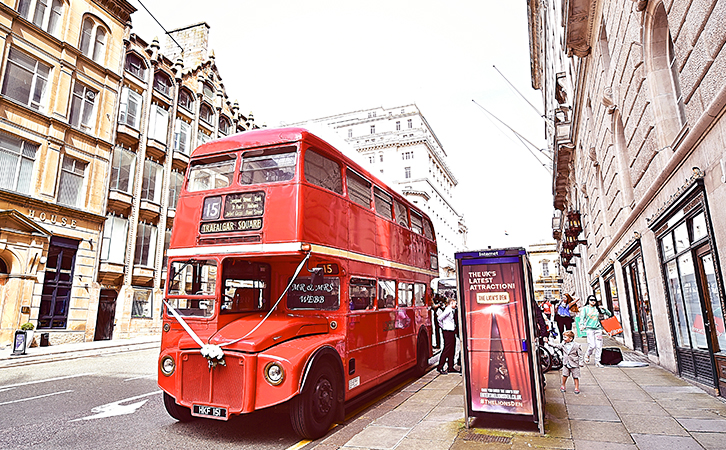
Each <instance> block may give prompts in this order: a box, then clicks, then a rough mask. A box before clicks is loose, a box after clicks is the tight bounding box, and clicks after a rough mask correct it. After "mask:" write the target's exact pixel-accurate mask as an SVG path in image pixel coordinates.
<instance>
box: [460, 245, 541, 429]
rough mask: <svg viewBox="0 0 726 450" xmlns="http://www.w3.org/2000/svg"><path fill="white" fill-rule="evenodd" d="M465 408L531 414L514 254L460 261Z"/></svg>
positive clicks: (521, 290) (519, 276)
mask: <svg viewBox="0 0 726 450" xmlns="http://www.w3.org/2000/svg"><path fill="white" fill-rule="evenodd" d="M461 264H462V265H461V266H460V274H459V276H460V283H461V299H462V302H464V305H462V306H463V307H464V308H463V309H462V312H463V313H464V314H465V317H464V320H465V322H466V328H467V337H466V338H467V349H466V350H467V352H468V354H467V356H468V361H469V376H470V392H471V409H472V410H473V411H478V412H486V413H508V414H523V415H524V414H526V415H532V414H533V408H534V406H533V399H532V394H533V393H532V388H531V384H530V367H529V363H528V359H529V353H527V352H526V351H525V350H527V349H526V341H527V331H526V325H525V311H524V302H525V301H526V294H525V290H524V282H523V280H522V268H521V261H520V259H519V257H516V256H503V257H496V258H477V259H471V260H463V261H461Z"/></svg>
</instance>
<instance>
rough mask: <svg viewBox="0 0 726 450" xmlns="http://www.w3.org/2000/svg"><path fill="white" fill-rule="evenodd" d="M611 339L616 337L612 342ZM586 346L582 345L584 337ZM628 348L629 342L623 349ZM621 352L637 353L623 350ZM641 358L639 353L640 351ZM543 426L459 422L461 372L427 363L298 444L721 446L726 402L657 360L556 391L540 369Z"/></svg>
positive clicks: (556, 383)
mask: <svg viewBox="0 0 726 450" xmlns="http://www.w3.org/2000/svg"><path fill="white" fill-rule="evenodd" d="M613 342H614V341H613ZM585 346H586V344H585ZM626 351H627V349H626ZM627 356H628V357H627V358H626V359H630V360H634V359H638V358H637V356H636V354H635V353H633V352H629V354H628V355H627ZM640 359H643V358H642V357H641V358H640ZM546 380H547V388H546V390H545V396H546V399H547V407H546V420H545V431H546V434H545V435H544V436H541V435H540V434H539V433H538V432H529V431H516V430H514V431H513V430H507V429H493V428H485V426H486V424H482V423H481V421H480V420H476V421H474V422H472V425H473V426H472V428H470V429H466V428H465V426H464V398H463V392H464V391H463V386H462V382H463V378H462V377H461V376H460V375H458V374H448V375H439V374H438V373H437V372H436V371H435V370H431V371H430V372H428V373H427V374H426V375H425V376H424V377H422V378H421V379H419V380H418V381H416V382H415V383H413V384H412V385H410V386H408V387H407V388H405V389H404V390H402V391H400V392H398V393H396V394H393V395H392V396H390V397H389V398H386V399H384V400H382V401H381V402H380V403H379V404H377V405H375V406H374V407H372V408H369V409H368V410H367V411H365V412H363V413H361V414H360V415H359V416H357V417H354V418H353V419H351V420H350V421H349V422H348V423H346V425H345V427H344V428H342V429H341V430H340V431H338V432H334V433H333V434H332V435H330V436H329V437H327V438H325V439H323V440H321V441H319V442H314V443H311V444H309V445H307V446H305V447H304V448H305V449H306V450H308V449H313V448H314V449H316V450H333V449H345V450H360V449H396V450H404V449H405V450H408V449H427V450H437V449H447V450H448V449H452V450H458V449H524V448H527V449H529V448H545V449H577V450H581V449H584V450H588V449H593V450H595V449H597V450H610V449H612V450H620V449H641V450H650V449H658V450H660V449H679V450H681V449H704V448H705V449H714V450H716V449H725V448H726V403H724V401H723V400H722V399H720V398H717V397H713V396H711V395H709V394H707V393H706V392H704V391H703V390H702V389H700V388H698V387H696V386H694V385H692V384H690V383H688V382H686V381H684V380H682V379H680V378H678V377H677V376H675V375H673V374H672V373H670V372H668V371H667V370H665V369H662V368H661V367H659V366H656V365H653V364H649V365H648V366H647V367H618V366H609V367H608V366H606V367H602V368H598V367H595V366H594V365H588V366H586V367H584V368H583V370H582V378H581V380H580V390H581V391H582V392H581V393H580V394H579V395H576V394H574V392H573V391H574V385H573V383H572V380H568V381H569V384H568V386H567V392H565V393H562V392H560V390H559V387H560V373H559V372H555V371H551V372H549V373H547V374H546Z"/></svg>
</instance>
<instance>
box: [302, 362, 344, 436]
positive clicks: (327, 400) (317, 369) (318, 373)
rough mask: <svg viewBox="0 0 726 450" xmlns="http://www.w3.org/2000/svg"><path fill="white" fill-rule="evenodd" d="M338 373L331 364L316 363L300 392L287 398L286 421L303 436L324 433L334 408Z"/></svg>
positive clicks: (334, 412)
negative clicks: (287, 413) (288, 410)
mask: <svg viewBox="0 0 726 450" xmlns="http://www.w3.org/2000/svg"><path fill="white" fill-rule="evenodd" d="M338 378H339V376H338V375H337V372H336V370H335V369H334V368H333V366H332V365H331V364H328V363H324V362H323V363H316V364H315V366H314V367H313V370H312V371H311V372H310V376H309V377H308V379H307V381H306V383H305V387H304V388H303V391H302V394H300V395H298V396H296V397H294V398H293V399H292V400H291V402H290V422H291V423H292V428H293V429H294V430H295V432H296V433H297V434H298V435H299V436H300V437H302V438H303V439H310V440H315V439H318V438H321V437H323V436H325V434H326V433H327V432H328V430H329V429H330V426H331V425H333V421H334V419H335V417H336V412H337V411H336V410H337V408H338V395H339V394H340V393H339V392H338V391H339V389H340V387H339V381H338Z"/></svg>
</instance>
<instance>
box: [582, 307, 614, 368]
mask: <svg viewBox="0 0 726 450" xmlns="http://www.w3.org/2000/svg"><path fill="white" fill-rule="evenodd" d="M612 315H613V314H612V313H611V312H610V311H608V310H607V309H606V308H605V307H603V306H601V305H600V302H599V301H598V299H597V298H595V296H594V295H590V296H589V297H587V305H585V307H584V308H582V313H581V317H580V329H581V330H584V331H585V333H587V351H586V352H585V363H589V362H590V356H591V355H592V354H593V353H594V354H595V365H596V366H597V367H602V364H600V357H601V356H602V334H603V328H602V325H601V324H600V321H601V320H603V319H604V318H605V317H611V316H612Z"/></svg>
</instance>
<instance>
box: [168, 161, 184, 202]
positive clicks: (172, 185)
mask: <svg viewBox="0 0 726 450" xmlns="http://www.w3.org/2000/svg"><path fill="white" fill-rule="evenodd" d="M183 184H184V174H183V173H181V172H177V171H176V170H172V171H171V174H170V176H169V208H170V209H176V204H177V202H178V201H179V193H180V192H181V188H182V185H183Z"/></svg>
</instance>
